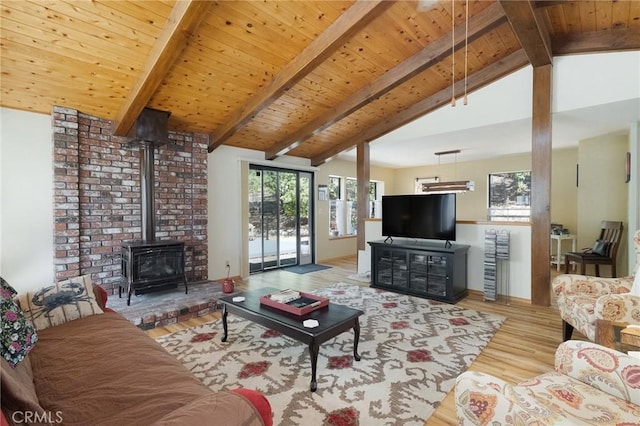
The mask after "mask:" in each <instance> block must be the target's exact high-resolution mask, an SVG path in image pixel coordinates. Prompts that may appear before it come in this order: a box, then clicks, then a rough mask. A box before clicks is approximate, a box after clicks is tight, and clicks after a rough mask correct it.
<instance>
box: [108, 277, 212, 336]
mask: <svg viewBox="0 0 640 426" xmlns="http://www.w3.org/2000/svg"><path fill="white" fill-rule="evenodd" d="M222 296H224V293H223V292H222V285H221V284H219V283H218V282H215V281H206V282H201V283H191V284H189V293H188V294H185V293H184V286H183V285H179V286H178V288H176V289H172V290H165V291H159V292H155V293H148V294H141V295H138V296H135V295H132V296H131V305H130V306H127V297H126V294H125V292H123V294H122V298H118V295H117V294H114V295H110V296H109V299H108V301H107V307H108V308H111V309H113V310H114V311H116V312H118V313H119V314H121V315H122V316H124V317H125V318H127V319H128V320H129V321H131V322H132V323H133V324H135V325H137V326H138V327H140V328H141V329H143V330H149V329H152V328H155V327H161V326H165V325H169V324H175V323H177V322H180V321H185V320H188V319H190V318H195V317H199V316H203V315H208V314H210V313H213V312H214V311H215V310H216V309H217V308H216V303H217V300H218V299H219V298H220V297H222Z"/></svg>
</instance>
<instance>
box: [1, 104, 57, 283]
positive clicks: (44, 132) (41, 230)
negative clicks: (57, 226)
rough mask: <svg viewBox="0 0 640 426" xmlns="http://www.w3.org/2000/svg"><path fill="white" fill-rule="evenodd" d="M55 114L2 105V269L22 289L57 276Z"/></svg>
mask: <svg viewBox="0 0 640 426" xmlns="http://www.w3.org/2000/svg"><path fill="white" fill-rule="evenodd" d="M51 131H52V130H51V116H49V115H46V114H35V113H32V112H25V111H17V110H12V109H6V108H1V109H0V135H1V138H0V275H2V277H3V278H4V279H6V280H7V282H9V284H10V285H12V286H13V287H14V288H15V289H16V290H18V291H27V290H33V289H38V288H40V287H42V286H44V285H49V284H51V283H53V281H54V266H53V138H52V135H51Z"/></svg>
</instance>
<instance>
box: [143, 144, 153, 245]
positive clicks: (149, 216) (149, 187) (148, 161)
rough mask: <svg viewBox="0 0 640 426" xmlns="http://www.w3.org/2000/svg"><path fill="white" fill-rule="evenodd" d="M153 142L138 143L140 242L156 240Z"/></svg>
mask: <svg viewBox="0 0 640 426" xmlns="http://www.w3.org/2000/svg"><path fill="white" fill-rule="evenodd" d="M154 150H155V147H154V146H153V142H150V141H145V140H143V141H140V201H141V203H142V241H155V239H156V200H155V198H156V197H155V191H154V186H155V185H154V181H155V179H154Z"/></svg>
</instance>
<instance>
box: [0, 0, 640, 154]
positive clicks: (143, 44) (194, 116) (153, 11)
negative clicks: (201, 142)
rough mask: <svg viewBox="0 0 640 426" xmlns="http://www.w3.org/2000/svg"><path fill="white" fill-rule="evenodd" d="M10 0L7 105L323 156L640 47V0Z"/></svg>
mask: <svg viewBox="0 0 640 426" xmlns="http://www.w3.org/2000/svg"><path fill="white" fill-rule="evenodd" d="M430 3H434V2H427V1H422V2H416V1H377V0H366V1H356V2H353V1H260V2H258V1H218V2H209V1H188V0H180V1H177V2H176V1H170V0H163V1H135V2H134V1H131V2H129V1H113V0H111V1H61V0H50V1H40V0H35V1H15V0H9V1H6V0H5V1H3V2H2V4H1V8H2V15H1V22H0V36H1V46H0V47H1V50H0V55H1V56H0V58H1V59H0V61H1V62H0V67H1V71H2V80H1V82H0V85H1V89H2V92H1V96H2V97H1V100H0V105H1V106H3V107H8V108H15V109H21V110H27V111H34V112H39V113H50V112H51V108H52V106H53V105H59V106H66V107H71V108H75V109H78V110H80V111H81V112H84V113H87V114H91V115H96V116H99V117H103V118H106V119H109V120H112V121H113V129H114V133H115V134H118V135H126V134H127V133H128V132H129V130H130V129H131V127H132V125H133V123H134V122H135V119H136V118H137V116H138V115H139V114H140V112H141V111H142V109H143V108H144V107H150V108H155V109H160V110H164V111H169V112H171V117H170V121H169V128H170V129H172V130H179V131H189V132H203V133H207V134H209V137H210V143H209V150H210V151H212V152H214V153H215V149H216V148H218V147H219V146H221V145H229V146H234V147H242V148H248V149H253V150H260V151H264V152H265V156H266V157H267V158H269V159H273V158H276V157H278V156H281V155H284V154H287V155H292V156H298V157H303V158H308V159H310V160H311V164H313V165H319V164H322V163H323V162H325V161H328V160H329V159H331V158H333V157H334V156H335V155H337V154H338V153H340V152H342V151H344V150H346V149H349V148H351V147H353V146H355V145H357V144H359V143H361V142H365V141H371V140H374V139H376V138H378V137H380V136H382V135H384V134H386V133H388V132H390V131H392V130H394V129H396V128H398V127H400V126H402V125H404V124H406V123H408V122H410V121H412V120H414V119H415V118H417V117H420V116H423V115H424V114H427V113H429V112H430V111H433V110H435V109H437V108H438V107H440V106H442V105H444V104H446V103H449V102H451V98H452V96H455V97H456V98H457V99H458V102H462V98H463V96H464V92H465V90H466V91H467V92H471V91H473V90H476V89H478V88H480V87H483V86H485V85H487V84H489V83H491V82H493V81H495V80H497V79H499V78H501V77H503V76H505V75H507V74H509V73H511V72H513V71H515V70H517V69H520V68H522V67H523V66H525V65H527V64H532V65H533V66H534V67H535V66H540V65H545V64H549V63H551V62H552V61H553V57H554V56H558V55H568V54H577V53H585V52H605V51H617V50H640V1H631V0H612V1H607V0H582V1H526V0H498V1H486V0H482V1H476V0H469V1H468V2H467V1H466V0H455V1H453V2H452V1H449V0H442V1H440V2H435V4H433V5H431V4H430Z"/></svg>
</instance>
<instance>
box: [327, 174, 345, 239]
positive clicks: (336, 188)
mask: <svg viewBox="0 0 640 426" xmlns="http://www.w3.org/2000/svg"><path fill="white" fill-rule="evenodd" d="M328 189H329V236H330V237H337V236H338V235H339V232H338V203H339V201H340V200H341V199H342V191H341V189H342V178H339V177H337V176H329V185H328Z"/></svg>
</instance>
